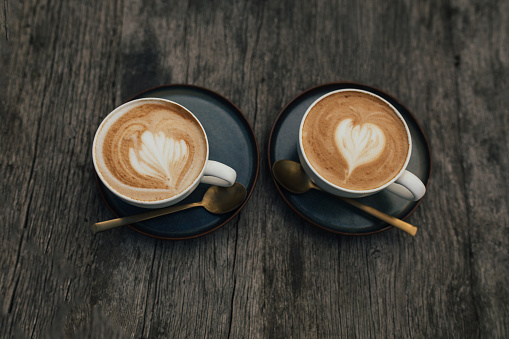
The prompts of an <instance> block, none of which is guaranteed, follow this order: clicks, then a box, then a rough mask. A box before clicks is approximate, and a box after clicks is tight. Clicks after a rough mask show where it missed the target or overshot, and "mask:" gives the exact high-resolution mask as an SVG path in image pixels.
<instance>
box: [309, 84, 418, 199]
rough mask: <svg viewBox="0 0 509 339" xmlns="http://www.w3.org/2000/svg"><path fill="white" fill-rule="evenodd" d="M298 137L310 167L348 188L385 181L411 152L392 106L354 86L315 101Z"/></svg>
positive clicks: (394, 175) (395, 172)
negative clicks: (351, 88)
mask: <svg viewBox="0 0 509 339" xmlns="http://www.w3.org/2000/svg"><path fill="white" fill-rule="evenodd" d="M301 138H302V139H301V142H302V147H303V151H304V153H305V156H306V157H307V159H308V160H309V163H310V165H311V166H312V167H313V169H314V170H315V171H316V172H317V173H318V174H319V175H320V176H321V177H323V178H324V179H325V180H327V181H328V182H330V183H332V184H334V185H336V186H339V187H341V188H345V189H349V190H357V191H361V190H371V189H375V188H377V187H380V186H383V185H385V184H386V183H388V182H389V181H391V180H392V179H394V178H395V177H396V176H397V175H398V174H399V173H400V172H401V171H402V169H403V167H404V166H405V165H406V159H407V156H408V154H409V152H410V140H409V135H408V132H407V129H406V126H405V124H404V123H403V122H402V121H401V118H400V117H399V116H398V115H397V113H396V112H395V111H394V110H393V109H392V107H391V106H390V105H389V104H387V103H386V102H384V101H383V100H381V99H379V98H377V97H376V96H373V95H370V94H368V93H364V92H358V91H354V90H346V91H338V92H335V93H332V94H330V95H328V96H325V97H324V98H322V99H321V100H320V101H318V102H316V103H315V104H314V105H313V107H312V108H311V109H310V110H309V112H308V113H307V116H306V117H305V120H304V122H303V126H302V129H301Z"/></svg>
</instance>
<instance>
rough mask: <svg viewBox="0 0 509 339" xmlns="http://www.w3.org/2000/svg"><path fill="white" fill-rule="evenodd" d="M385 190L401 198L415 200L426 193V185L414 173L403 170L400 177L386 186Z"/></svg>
mask: <svg viewBox="0 0 509 339" xmlns="http://www.w3.org/2000/svg"><path fill="white" fill-rule="evenodd" d="M387 190H388V191H389V192H392V193H394V194H396V195H397V196H400V197H401V198H404V199H407V200H412V201H417V200H419V199H421V198H422V197H423V196H424V193H426V187H425V186H424V184H423V183H422V181H421V179H419V178H418V177H417V176H416V175H415V174H413V173H411V172H408V171H407V170H405V171H404V172H403V173H402V174H401V175H400V177H399V178H398V179H397V180H396V181H395V182H394V183H392V184H390V185H389V186H387Z"/></svg>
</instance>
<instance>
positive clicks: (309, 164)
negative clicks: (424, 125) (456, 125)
mask: <svg viewBox="0 0 509 339" xmlns="http://www.w3.org/2000/svg"><path fill="white" fill-rule="evenodd" d="M339 92H360V93H364V94H368V95H371V96H374V97H375V98H377V99H379V100H381V101H382V102H384V103H385V104H386V105H388V106H389V107H390V108H391V109H392V111H393V112H394V113H396V115H397V116H398V118H399V119H400V120H401V121H402V122H403V126H404V127H405V131H406V133H407V138H408V152H407V156H406V159H405V163H404V164H403V166H402V167H401V170H400V171H399V172H398V174H396V175H395V176H394V177H393V178H392V179H391V180H389V181H388V182H386V183H385V184H383V185H381V186H377V187H375V188H371V189H368V190H353V189H349V188H344V187H341V186H338V185H336V184H333V183H331V182H330V181H328V180H327V179H325V178H324V177H323V176H322V175H320V174H319V173H318V172H317V171H316V169H315V168H314V167H313V165H312V164H311V162H310V161H309V159H308V157H307V155H306V151H305V150H304V146H303V145H302V128H303V127H304V122H305V121H306V118H307V116H308V114H309V112H310V111H311V109H312V108H313V107H314V106H315V105H316V104H317V103H318V102H320V101H321V100H323V99H324V98H326V97H328V96H330V95H333V94H336V93H339ZM299 151H300V152H299V153H300V154H301V155H302V158H303V159H304V161H305V162H306V164H307V167H308V168H309V169H310V170H311V171H312V172H313V174H314V175H315V176H316V177H318V178H319V179H320V180H321V181H322V182H323V183H325V184H327V185H328V186H330V187H332V188H334V189H336V190H339V191H343V192H347V193H352V194H358V195H367V194H372V193H376V192H379V191H381V190H383V189H385V188H386V187H388V186H389V185H391V184H393V183H394V182H395V181H396V180H398V178H399V177H400V176H401V174H403V172H404V171H405V170H406V168H407V166H408V163H409V161H410V157H411V156H412V136H411V134H410V130H409V128H408V125H407V123H406V121H405V119H404V118H403V116H402V115H401V113H400V112H399V111H398V110H397V109H396V108H395V107H394V106H393V105H392V104H391V103H390V102H389V101H387V100H385V99H384V98H382V97H381V96H379V95H377V94H375V93H373V92H370V91H367V90H363V89H358V88H342V89H338V90H334V91H330V92H328V93H326V94H324V95H322V96H320V97H319V98H318V99H316V100H315V101H313V103H312V104H311V105H309V107H308V108H307V109H306V112H305V113H304V116H303V117H302V119H301V121H300V126H299Z"/></svg>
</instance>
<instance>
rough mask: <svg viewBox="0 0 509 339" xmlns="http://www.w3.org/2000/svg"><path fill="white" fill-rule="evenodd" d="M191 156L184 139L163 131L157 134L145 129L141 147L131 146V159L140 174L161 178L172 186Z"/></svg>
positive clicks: (132, 164)
mask: <svg viewBox="0 0 509 339" xmlns="http://www.w3.org/2000/svg"><path fill="white" fill-rule="evenodd" d="M188 157H189V148H188V145H187V143H186V142H185V141H184V140H175V139H173V138H171V137H167V136H166V135H165V134H164V133H163V132H161V131H160V132H158V133H156V134H155V135H154V134H152V133H151V132H150V131H145V132H143V134H142V135H141V147H139V149H138V151H136V150H135V149H134V148H133V147H131V148H129V161H130V163H131V166H132V167H133V169H134V170H135V171H136V172H138V173H139V174H141V175H143V176H147V177H151V178H154V179H157V180H161V181H162V182H164V183H166V184H167V185H168V187H171V185H172V184H173V181H174V180H175V179H176V178H178V177H179V176H180V173H181V172H182V170H183V169H184V166H185V164H186V162H187V159H188Z"/></svg>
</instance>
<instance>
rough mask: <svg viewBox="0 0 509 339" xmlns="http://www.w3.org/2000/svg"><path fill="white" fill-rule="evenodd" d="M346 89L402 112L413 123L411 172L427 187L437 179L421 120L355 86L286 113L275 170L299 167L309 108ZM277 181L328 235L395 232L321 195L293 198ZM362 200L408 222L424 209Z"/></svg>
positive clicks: (313, 95)
mask: <svg viewBox="0 0 509 339" xmlns="http://www.w3.org/2000/svg"><path fill="white" fill-rule="evenodd" d="M343 88H356V89H364V90H369V91H372V92H374V93H376V94H378V95H379V96H381V97H383V98H384V99H386V100H387V101H389V102H390V103H391V104H392V105H394V107H396V109H398V111H399V112H400V113H401V115H402V116H403V118H404V119H405V121H406V122H407V125H408V128H409V130H410V134H411V136H412V156H411V158H410V162H409V164H408V167H407V169H408V170H409V171H410V172H412V173H414V174H415V175H417V176H418V177H419V178H420V179H421V180H422V181H423V183H424V184H425V185H426V187H427V186H428V183H429V180H430V175H431V152H430V148H429V144H428V141H427V138H426V136H425V134H424V132H423V130H422V128H421V127H420V125H419V123H418V122H417V120H416V119H415V117H414V116H413V115H412V114H411V113H410V111H409V110H408V109H407V108H406V107H404V106H403V105H402V104H400V103H399V102H398V101H397V100H396V99H394V98H393V97H392V96H390V95H389V94H387V93H384V92H382V91H380V90H377V89H374V88H372V87H369V86H366V85H362V84H358V83H351V82H335V83H328V84H322V85H318V86H316V87H313V88H311V89H308V90H306V91H304V92H303V93H301V94H299V95H298V96H297V97H296V98H294V99H293V100H292V101H290V102H289V103H288V104H287V105H286V107H284V108H283V110H282V111H281V112H280V114H279V115H278V117H277V119H276V121H275V122H274V125H273V127H272V131H271V133H270V139H269V144H268V157H269V166H270V168H271V169H272V166H273V165H274V163H275V162H276V161H278V160H281V159H289V160H294V161H297V162H298V161H299V157H298V154H297V141H298V135H299V126H300V121H301V119H302V117H303V116H304V113H305V112H306V110H307V108H308V107H309V106H310V105H311V104H312V103H313V102H314V101H315V100H316V99H318V98H319V97H321V96H322V95H324V94H326V93H328V92H330V91H334V90H338V89H343ZM272 179H273V180H274V183H275V184H276V187H277V189H278V191H279V193H280V194H281V196H282V197H283V199H284V200H285V201H286V203H287V204H288V205H289V206H290V207H291V208H292V209H293V210H294V211H295V212H296V213H297V214H298V215H299V216H300V217H302V218H303V219H305V220H307V221H308V222H310V223H311V224H313V225H315V226H318V227H320V228H322V229H325V230H327V231H330V232H333V233H338V234H344V235H368V234H373V233H377V232H381V231H385V230H387V229H389V228H392V226H389V225H388V224H386V223H385V222H383V221H381V220H379V219H376V218H374V217H372V216H370V215H367V214H365V213H364V212H361V211H358V210H356V209H354V208H353V207H351V206H349V205H346V204H345V203H343V202H341V201H340V200H339V199H337V198H335V197H334V196H332V195H329V194H327V193H324V192H320V191H317V190H310V191H308V192H306V193H304V194H293V193H290V192H288V191H287V190H285V189H284V188H283V187H281V186H280V185H279V184H278V183H277V181H276V180H275V178H274V177H272ZM358 200H359V201H361V202H363V203H365V204H366V205H368V206H372V207H374V208H376V209H378V210H380V211H382V212H385V213H387V214H389V215H393V216H395V217H397V218H400V219H405V218H407V217H408V216H409V215H410V214H412V213H413V211H414V210H415V209H416V208H417V206H418V205H419V204H420V201H408V200H405V199H402V198H400V197H398V196H396V195H394V194H392V193H390V192H387V191H382V192H379V193H377V194H374V195H371V196H368V197H364V198H360V199H358Z"/></svg>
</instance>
